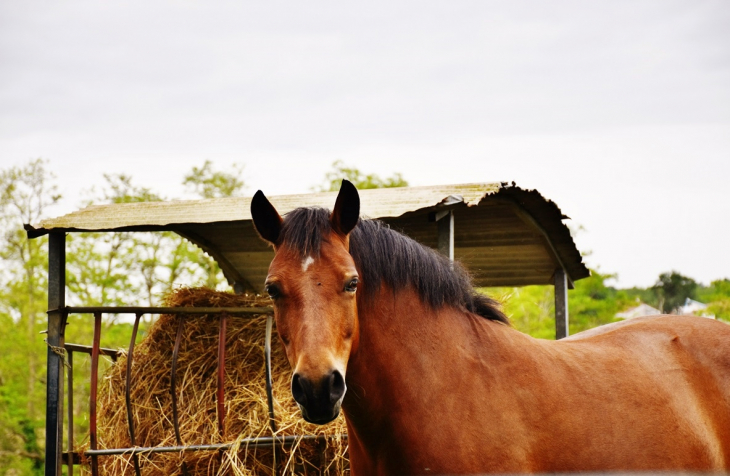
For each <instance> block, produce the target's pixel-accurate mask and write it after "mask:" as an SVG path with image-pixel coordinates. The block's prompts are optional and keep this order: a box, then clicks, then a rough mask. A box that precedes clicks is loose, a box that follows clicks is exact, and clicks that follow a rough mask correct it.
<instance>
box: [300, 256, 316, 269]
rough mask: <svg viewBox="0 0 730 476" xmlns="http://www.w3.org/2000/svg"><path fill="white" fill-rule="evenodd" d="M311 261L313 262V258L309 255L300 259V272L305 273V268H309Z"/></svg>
mask: <svg viewBox="0 0 730 476" xmlns="http://www.w3.org/2000/svg"><path fill="white" fill-rule="evenodd" d="M312 263H314V258H312V257H311V256H307V257H306V258H304V260H303V261H302V272H304V273H306V272H307V268H309V266H310V265H311V264H312Z"/></svg>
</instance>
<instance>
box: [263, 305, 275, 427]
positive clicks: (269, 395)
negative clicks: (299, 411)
mask: <svg viewBox="0 0 730 476" xmlns="http://www.w3.org/2000/svg"><path fill="white" fill-rule="evenodd" d="M273 325H274V316H273V315H272V314H269V316H268V317H267V318H266V342H265V344H264V358H265V360H266V400H267V403H268V405H269V427H270V428H271V432H272V433H276V419H275V418H274V393H273V388H274V386H273V384H272V382H271V331H272V328H273Z"/></svg>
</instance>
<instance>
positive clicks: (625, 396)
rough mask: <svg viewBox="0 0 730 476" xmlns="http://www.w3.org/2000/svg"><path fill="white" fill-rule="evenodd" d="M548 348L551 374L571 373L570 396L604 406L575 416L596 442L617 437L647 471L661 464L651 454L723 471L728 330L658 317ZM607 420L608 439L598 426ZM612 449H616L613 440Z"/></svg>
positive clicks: (727, 440)
mask: <svg viewBox="0 0 730 476" xmlns="http://www.w3.org/2000/svg"><path fill="white" fill-rule="evenodd" d="M551 344H552V348H551V353H552V354H553V357H554V358H555V359H556V360H553V363H554V364H555V367H556V369H555V372H556V374H557V375H562V376H563V377H564V378H565V377H566V375H567V374H571V376H570V377H568V378H569V379H570V381H571V385H572V386H573V388H574V389H575V390H574V392H573V393H574V394H575V395H580V396H583V397H585V396H587V395H591V396H592V397H593V399H595V400H594V401H595V404H596V405H598V406H600V405H603V406H604V408H603V411H600V412H592V413H591V415H590V416H589V415H588V414H587V413H586V412H583V415H580V417H581V418H583V419H584V420H583V423H584V424H586V425H589V426H593V427H594V428H604V430H605V431H604V434H601V435H595V436H594V438H595V439H596V441H599V442H600V441H602V443H603V444H608V443H609V440H612V439H613V440H615V439H621V438H624V439H626V441H627V442H628V443H629V445H628V446H625V445H624V448H623V451H628V447H630V446H631V445H634V444H635V445H639V447H640V448H643V450H640V451H638V452H637V454H636V457H637V458H644V459H645V466H646V467H651V468H654V469H659V468H657V464H659V463H661V461H660V460H658V459H657V458H655V457H654V456H655V455H661V454H662V453H665V454H664V455H663V456H662V458H664V459H665V461H666V464H667V467H672V466H674V467H683V468H686V469H725V468H727V467H728V465H730V326H728V325H727V324H725V323H721V322H717V321H714V320H711V319H706V318H699V317H686V316H657V317H650V318H640V319H633V320H631V321H625V322H622V323H616V324H611V325H608V326H603V327H600V328H596V329H592V330H590V331H587V332H584V333H580V334H576V335H574V336H572V337H571V338H569V339H564V340H562V341H558V342H554V343H551ZM564 381H565V379H564V380H563V382H564ZM566 391H568V390H566ZM599 393H604V394H605V397H603V399H602V397H601V396H599V395H598V394H599ZM577 413H578V414H580V413H581V412H580V411H578V412H577ZM609 414H613V415H622V416H623V417H621V416H618V417H616V416H614V417H610V416H609ZM591 418H592V420H591ZM611 418H614V420H613V425H614V427H618V428H615V430H614V431H615V434H611V432H612V430H610V429H608V428H607V427H606V426H605V421H606V419H609V420H610V419H611ZM602 420H603V421H602ZM605 432H608V434H609V435H608V436H607V435H606V433H605ZM614 446H615V447H617V448H619V449H620V448H621V447H622V445H621V443H616V442H615V441H614ZM669 448H672V449H673V450H672V451H671V452H669V451H666V450H667V449H669ZM639 462H640V461H639ZM639 466H642V465H641V464H639Z"/></svg>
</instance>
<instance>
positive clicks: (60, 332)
mask: <svg viewBox="0 0 730 476" xmlns="http://www.w3.org/2000/svg"><path fill="white" fill-rule="evenodd" d="M65 305H66V235H65V233H55V232H54V233H50V236H49V238H48V309H50V311H49V312H48V335H47V337H46V338H47V341H46V342H47V344H48V352H47V359H46V362H47V369H46V371H47V375H46V382H47V383H46V471H45V474H46V476H58V475H60V474H61V458H60V456H61V454H62V453H63V448H62V447H61V445H62V444H63V365H64V355H65V351H64V348H63V345H64V327H65V326H66V314H65V313H64V312H63V311H62V308H63V307H65Z"/></svg>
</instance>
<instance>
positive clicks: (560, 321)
mask: <svg viewBox="0 0 730 476" xmlns="http://www.w3.org/2000/svg"><path fill="white" fill-rule="evenodd" d="M554 279H555V339H556V340H557V339H562V338H564V337H568V275H567V273H566V272H565V270H564V269H563V268H558V269H556V270H555V275H554Z"/></svg>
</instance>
